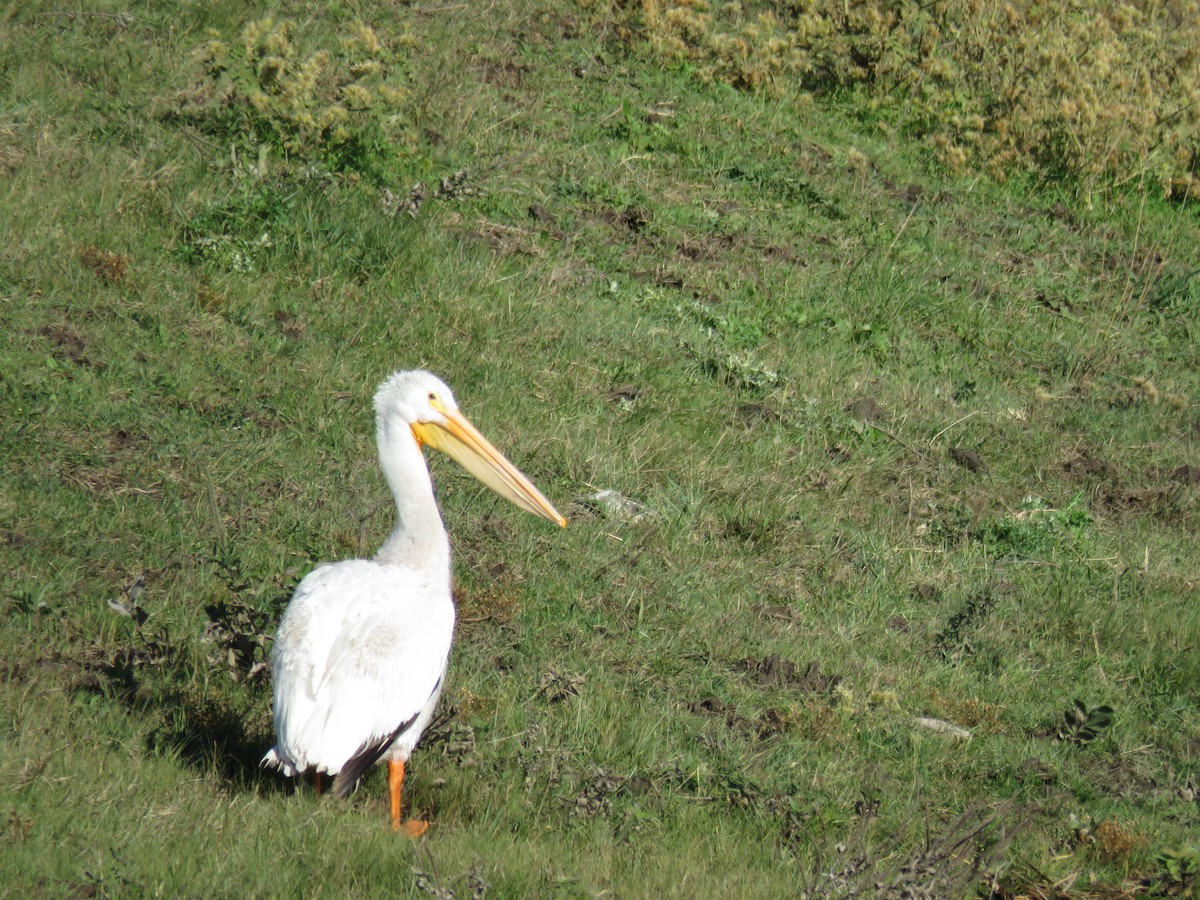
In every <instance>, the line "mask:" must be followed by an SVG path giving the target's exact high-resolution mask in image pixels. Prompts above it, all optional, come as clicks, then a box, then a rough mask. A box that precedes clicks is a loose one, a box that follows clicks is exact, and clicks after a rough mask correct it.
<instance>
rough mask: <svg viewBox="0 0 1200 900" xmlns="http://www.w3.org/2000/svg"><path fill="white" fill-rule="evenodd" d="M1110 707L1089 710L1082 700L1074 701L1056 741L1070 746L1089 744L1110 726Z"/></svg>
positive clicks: (1064, 717) (1097, 707) (1111, 714)
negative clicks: (1067, 743)
mask: <svg viewBox="0 0 1200 900" xmlns="http://www.w3.org/2000/svg"><path fill="white" fill-rule="evenodd" d="M1112 720H1113V708H1112V707H1111V706H1104V705H1101V706H1093V707H1092V708H1091V709H1089V708H1088V707H1087V705H1086V704H1085V703H1084V702H1083V701H1082V700H1076V701H1075V703H1074V704H1073V705H1072V706H1071V708H1070V709H1069V710H1067V711H1066V713H1064V714H1063V722H1062V724H1061V725H1060V726H1059V728H1058V735H1057V736H1058V739H1059V740H1060V741H1068V742H1069V743H1072V744H1081V745H1082V744H1090V743H1091V742H1092V741H1094V740H1095V739H1096V738H1098V737H1099V736H1100V734H1101V732H1103V731H1105V730H1107V729H1108V727H1109V726H1110V725H1112Z"/></svg>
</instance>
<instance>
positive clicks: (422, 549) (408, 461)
mask: <svg viewBox="0 0 1200 900" xmlns="http://www.w3.org/2000/svg"><path fill="white" fill-rule="evenodd" d="M377 428H378V434H377V438H378V442H379V465H380V467H381V468H382V469H383V476H384V478H386V479H387V483H388V487H390V488H391V489H392V496H393V497H394V498H395V500H396V526H395V527H394V528H393V529H392V533H391V534H390V535H388V538H387V540H386V541H384V542H383V546H382V547H380V548H379V552H378V553H377V554H375V559H376V560H377V561H378V562H382V563H393V564H398V565H407V566H409V567H411V568H414V569H427V570H429V571H430V572H437V573H445V578H446V579H447V580H449V578H450V541H449V539H448V538H447V537H446V527H445V526H444V525H443V524H442V516H441V513H440V512H439V511H438V507H437V501H436V500H435V499H434V497H433V482H432V481H431V480H430V478H429V467H428V465H426V463H425V454H424V453H422V452H421V445H420V444H418V443H417V439H416V438H415V437H414V436H413V433H412V429H411V428H409V426H408V423H407V422H405V421H404V420H403V419H401V418H400V417H399V416H386V415H385V416H380V417H379V419H378V421H377Z"/></svg>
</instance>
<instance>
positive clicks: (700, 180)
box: [0, 0, 1200, 897]
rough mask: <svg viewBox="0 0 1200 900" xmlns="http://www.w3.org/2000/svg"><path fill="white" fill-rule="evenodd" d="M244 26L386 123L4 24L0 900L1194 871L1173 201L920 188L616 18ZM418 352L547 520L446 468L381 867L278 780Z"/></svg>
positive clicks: (863, 131) (378, 19) (561, 8)
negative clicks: (334, 135) (434, 711)
mask: <svg viewBox="0 0 1200 900" xmlns="http://www.w3.org/2000/svg"><path fill="white" fill-rule="evenodd" d="M272 13H273V15H274V17H275V19H276V20H284V19H287V20H292V21H294V22H296V23H299V24H298V28H297V31H296V32H295V34H294V39H295V40H296V41H297V42H300V43H299V44H298V45H299V46H304V45H303V41H305V40H306V39H307V38H306V37H305V35H306V34H310V35H311V40H312V46H313V47H314V48H315V47H316V46H317V45H319V44H321V42H322V41H325V42H328V41H329V39H330V38H329V35H333V34H337V33H340V32H341V31H344V30H346V29H349V28H351V27H352V24H353V20H356V19H361V20H365V21H367V22H368V23H369V24H370V25H371V26H372V27H373V28H374V29H375V32H376V34H377V35H379V36H380V39H381V40H382V42H383V44H384V50H383V51H381V52H382V53H383V54H384V56H385V58H386V59H388V60H390V61H392V64H393V65H394V66H395V71H394V72H393V74H394V75H396V76H397V77H399V78H402V80H403V87H404V92H403V99H402V100H398V101H397V102H398V103H402V104H403V105H402V107H401V108H400V109H399V111H397V110H396V109H391V108H390V109H389V110H388V112H387V115H389V116H391V115H398V116H402V117H403V121H401V122H398V123H397V122H393V121H390V120H389V121H388V122H384V123H383V124H381V121H382V120H378V121H377V120H373V119H371V118H370V116H369V115H368V116H367V118H366V120H365V121H364V122H363V123H362V124H361V127H362V128H363V129H364V132H365V133H370V134H377V133H378V129H379V128H382V127H384V125H387V127H393V126H394V127H395V128H396V132H395V133H396V134H399V135H403V136H404V137H405V142H404V143H402V145H401V144H397V145H396V146H394V147H391V148H389V149H388V151H387V152H386V153H383V152H382V151H380V152H379V153H378V154H377V155H376V156H374V157H372V158H371V159H370V160H367V161H366V162H364V163H363V166H362V171H359V170H358V169H356V168H355V165H356V163H355V158H354V157H352V156H347V155H346V154H344V153H340V152H338V153H335V154H334V156H333V157H332V158H331V157H330V153H331V152H332V151H331V150H330V147H331V146H334V149H335V150H336V149H337V147H338V146H341V145H338V144H337V143H336V140H335V141H334V144H333V145H331V144H329V143H328V137H329V136H326V137H324V138H322V139H321V140H319V141H317V140H314V141H312V142H310V143H308V144H305V143H304V142H303V140H300V139H299V138H296V137H294V136H292V137H289V138H288V140H289V141H293V143H289V144H287V145H286V146H285V145H284V144H282V143H281V144H279V145H276V144H274V143H272V140H273V138H271V137H270V135H271V134H272V133H275V132H272V131H271V129H269V128H264V129H262V130H259V131H253V132H252V134H253V139H251V138H248V137H247V133H246V132H245V131H243V130H238V128H236V127H232V126H231V125H230V124H229V123H230V121H231V120H232V121H235V122H236V121H238V120H237V119H236V117H229V118H221V117H219V116H214V115H210V113H211V112H212V110H209V109H208V108H207V107H206V106H205V103H207V102H209V101H208V100H207V99H206V95H205V94H204V91H203V90H201V89H202V88H204V87H205V84H206V82H205V79H206V75H205V72H204V67H203V64H202V61H201V60H200V58H199V57H198V56H197V55H196V54H195V51H197V50H198V49H199V48H202V47H204V46H206V45H207V42H209V41H210V40H213V37H212V35H210V34H209V29H215V31H216V32H217V36H218V38H219V39H220V40H224V41H227V42H232V41H236V40H237V38H238V35H239V34H240V33H241V29H242V27H243V26H244V25H245V24H246V22H247V21H249V19H248V18H243V16H244V13H243V11H242V7H240V6H239V5H236V4H224V5H222V4H213V5H209V6H206V7H204V8H203V9H200V8H196V7H187V8H183V7H178V6H174V5H170V4H168V5H165V6H163V7H162V8H161V9H159V8H156V9H142V8H125V7H121V6H118V5H103V4H101V5H100V6H98V7H96V8H95V9H94V10H93V11H92V13H91V14H85V13H76V12H70V11H66V10H57V9H52V8H49V7H45V6H31V7H28V8H25V7H22V8H21V9H20V10H17V9H15V8H14V10H12V11H10V12H8V13H6V14H5V17H4V19H3V24H2V25H0V28H2V29H3V34H4V40H5V44H6V46H8V47H10V48H12V50H13V53H12V54H11V57H10V61H9V63H8V64H7V65H6V66H5V67H4V68H3V71H2V73H0V79H2V81H0V83H2V84H3V96H4V97H5V100H4V106H3V110H2V111H0V172H2V173H3V179H4V181H5V183H6V185H7V186H8V187H9V190H8V191H6V192H4V197H3V198H0V219H2V220H3V221H5V222H7V223H9V224H8V228H7V229H6V232H7V236H8V239H7V240H6V242H5V243H4V245H3V246H2V247H0V301H2V302H0V325H2V327H3V334H4V335H5V338H4V340H3V342H0V429H2V437H0V453H2V455H3V459H4V463H5V471H6V477H5V479H4V482H3V488H2V489H0V527H2V531H0V562H2V564H3V566H4V571H5V572H6V579H5V589H4V592H3V597H2V598H0V602H2V603H3V608H4V615H3V617H2V618H0V650H2V653H3V659H4V669H3V672H4V678H3V679H2V680H0V710H2V712H0V723H2V724H0V784H2V785H3V787H2V788H0V804H2V807H0V828H2V831H3V840H4V843H5V852H4V854H3V859H2V861H0V883H2V884H4V885H5V890H6V891H9V892H11V893H12V894H13V895H14V896H17V895H22V896H28V895H35V896H36V895H50V896H57V895H66V894H74V893H80V892H84V893H88V894H90V895H93V896H95V895H141V894H150V893H155V892H161V893H169V894H198V893H199V894H217V895H226V894H228V895H234V894H236V895H253V896H277V895H278V896H287V895H296V894H300V893H304V894H318V895H345V894H353V895H363V896H374V895H383V894H387V895H395V894H403V895H414V896H415V895H422V894H429V893H432V894H436V895H439V896H450V893H451V892H452V893H453V894H454V895H455V896H468V895H471V896H481V895H483V896H496V897H508V896H541V895H551V894H561V895H566V896H595V895H599V894H603V893H611V894H615V895H618V896H640V895H647V894H650V893H652V892H658V893H662V894H666V895H672V896H675V895H679V896H718V895H734V896H784V895H794V894H796V893H801V892H807V893H808V894H809V895H810V896H845V895H853V894H855V893H858V894H864V895H865V894H870V893H872V892H874V891H875V890H876V888H875V886H876V885H878V884H883V885H885V886H886V888H885V889H884V890H885V892H887V891H890V892H891V893H893V894H895V895H900V894H901V893H902V892H903V891H904V890H917V889H920V890H925V891H927V892H930V893H932V894H933V895H936V896H986V895H987V893H988V892H989V891H990V890H991V891H994V892H995V893H996V894H998V895H999V896H1002V897H1016V896H1033V897H1051V896H1081V897H1087V896H1125V895H1147V896H1156V895H1163V894H1171V893H1183V892H1186V891H1187V890H1194V889H1195V884H1196V882H1195V866H1192V865H1190V861H1191V860H1193V859H1194V858H1195V854H1196V849H1195V843H1196V842H1195V834H1196V832H1197V825H1198V823H1200V807H1197V804H1196V802H1195V797H1194V794H1195V783H1196V782H1195V778H1196V774H1197V769H1198V761H1200V692H1198V688H1197V686H1198V685H1200V653H1198V652H1197V645H1198V641H1200V614H1198V613H1197V611H1196V605H1195V603H1194V602H1193V597H1194V593H1195V572H1196V570H1197V563H1198V562H1200V559H1198V556H1197V550H1196V546H1195V539H1194V535H1195V534H1196V532H1197V528H1198V527H1200V521H1198V515H1197V486H1196V483H1197V478H1196V467H1197V466H1198V465H1200V459H1197V457H1196V451H1195V438H1196V432H1197V428H1198V427H1200V424H1198V423H1200V416H1198V414H1197V410H1196V399H1195V398H1196V396H1197V390H1198V388H1200V383H1198V376H1197V372H1200V365H1198V360H1197V346H1198V345H1197V331H1196V328H1197V323H1196V306H1195V302H1194V301H1195V299H1196V295H1197V291H1198V290H1200V287H1198V286H1200V280H1198V279H1200V276H1197V274H1196V267H1197V260H1196V255H1195V247H1196V245H1197V237H1198V231H1200V229H1198V227H1197V218H1196V213H1195V209H1194V207H1193V206H1191V205H1187V204H1184V205H1179V204H1176V205H1168V204H1165V203H1163V202H1162V201H1161V200H1159V199H1158V198H1157V196H1156V194H1155V192H1153V191H1149V190H1148V191H1145V192H1139V191H1138V190H1137V189H1136V187H1134V188H1132V189H1131V188H1130V187H1129V186H1128V185H1127V186H1125V188H1124V189H1122V190H1113V191H1110V192H1109V193H1107V194H1105V195H1103V197H1102V202H1098V198H1097V197H1096V196H1095V195H1094V194H1093V193H1092V191H1091V187H1089V190H1088V199H1089V201H1090V202H1082V201H1079V200H1077V199H1076V198H1075V197H1074V196H1073V195H1072V194H1071V193H1070V191H1069V190H1068V189H1067V188H1066V187H1063V186H1059V187H1055V186H1053V185H1046V184H1044V183H1039V182H1037V181H1035V180H1033V179H1022V178H1010V179H1009V180H1008V181H1007V182H1005V183H1003V184H997V183H994V182H992V181H989V180H987V179H982V178H964V177H959V176H956V175H953V174H948V173H946V172H945V171H943V170H941V169H939V168H937V167H936V166H935V165H934V164H933V163H932V161H931V160H930V159H929V156H928V152H927V150H926V149H925V148H924V147H923V146H922V145H921V144H919V143H916V142H909V141H907V140H906V139H904V138H903V137H902V136H898V135H895V134H888V133H885V132H882V131H879V130H876V129H873V128H872V127H871V125H870V123H869V116H868V115H867V112H866V110H864V109H861V108H858V107H856V106H855V105H854V103H855V101H854V100H853V99H849V100H847V99H843V100H836V99H835V100H827V101H822V102H821V103H815V102H814V101H813V100H812V99H811V98H809V97H807V96H806V95H804V94H802V93H799V92H796V91H791V90H788V89H787V88H786V87H783V88H780V89H779V90H775V91H772V92H754V91H736V90H733V89H732V88H729V87H727V86H724V85H721V84H704V83H703V82H701V81H699V80H697V79H695V78H693V77H692V73H691V72H690V71H689V69H688V68H687V67H686V66H683V67H680V68H668V69H664V68H663V67H662V64H661V61H660V60H659V59H657V58H655V57H653V56H652V55H650V54H649V52H648V51H646V50H645V49H644V48H641V47H639V46H638V45H636V44H631V43H629V42H628V41H621V40H618V39H617V36H616V33H615V32H614V31H613V30H611V29H609V28H608V27H606V20H605V18H604V16H603V15H601V14H600V13H598V12H597V11H595V10H592V9H589V8H583V7H580V8H576V7H573V6H571V5H569V4H562V3H557V2H549V0H546V2H533V0H530V2H527V3H519V4H513V5H508V6H504V7H478V8H476V7H475V6H471V7H469V8H465V9H457V8H456V9H455V10H454V11H453V12H450V11H442V10H436V9H432V8H431V9H425V8H423V7H420V6H412V7H392V6H389V5H385V4H371V3H365V4H360V5H359V6H357V7H355V8H354V9H353V10H351V9H350V8H349V7H347V8H345V9H342V8H339V9H338V10H333V11H330V10H327V9H325V8H324V7H323V6H321V5H317V4H311V3H304V2H293V3H283V4H278V5H277V6H276V7H274V8H273V9H272ZM255 18H261V16H256V17H255ZM297 52H298V53H300V55H301V57H303V54H304V53H306V52H309V51H308V50H307V49H304V50H301V51H297ZM209 87H211V85H209ZM320 102H322V103H326V102H333V101H332V100H330V99H329V98H322V99H321V101H320ZM381 115H382V113H381ZM260 124H261V123H260ZM354 127H359V126H354ZM295 141H298V143H297V142H295ZM359 146H360V145H358V144H355V147H359ZM418 184H420V185H421V187H420V188H418V187H417V185H418ZM409 211H411V212H412V213H415V215H414V214H410V212H409ZM416 366H422V367H427V368H430V369H432V370H434V371H436V372H438V373H440V374H442V375H444V376H445V377H446V378H447V380H448V381H449V382H450V383H451V384H452V386H453V387H454V388H455V390H456V392H457V394H458V396H459V399H460V402H461V403H462V405H463V407H464V409H465V410H466V411H467V413H468V415H470V416H471V417H472V419H473V420H474V421H475V422H476V423H477V424H478V425H479V426H480V428H481V429H482V430H483V431H484V433H485V434H487V435H488V436H489V437H490V438H492V439H493V440H494V441H495V443H496V444H497V445H498V446H500V447H501V448H502V449H504V450H505V451H506V452H507V453H508V454H509V455H510V457H511V458H512V459H513V460H514V461H515V462H516V463H517V464H518V465H519V466H520V467H521V468H522V469H523V470H524V471H525V472H526V473H528V474H529V475H530V476H531V478H532V479H533V480H534V482H535V483H537V484H538V485H539V487H541V488H542V490H543V491H544V492H545V493H546V494H547V496H549V497H550V498H551V499H552V500H553V501H554V502H555V503H556V504H557V505H558V506H559V507H560V509H562V510H563V511H564V513H566V514H567V516H568V518H570V519H571V526H570V527H569V528H568V529H567V530H566V531H564V532H561V533H560V532H558V531H557V530H554V529H550V528H547V527H545V526H544V523H539V522H538V521H537V520H535V519H533V518H532V517H525V516H522V515H520V514H519V513H518V512H517V511H516V510H513V509H511V508H509V507H507V506H505V505H503V504H502V503H501V502H499V501H497V500H495V499H494V498H493V497H492V496H491V495H489V494H487V492H486V491H485V490H484V489H482V488H480V487H478V486H477V485H476V484H475V483H474V482H473V481H472V480H471V479H470V478H469V477H468V476H467V475H465V474H464V473H462V472H460V471H459V470H457V469H456V468H455V467H454V466H453V465H452V464H450V463H447V462H446V461H445V460H444V459H434V460H432V461H431V462H432V468H433V471H434V476H435V480H436V482H437V485H438V489H439V496H440V499H441V502H442V504H443V510H444V514H445V518H446V522H447V525H448V527H449V529H450V531H451V535H452V542H453V546H454V549H455V558H456V565H455V578H456V592H457V596H458V601H459V627H458V633H457V643H456V647H455V651H454V656H453V659H452V665H451V679H450V684H449V687H448V690H447V692H446V700H445V707H444V709H443V713H444V716H443V718H442V720H441V722H440V724H439V725H438V726H437V727H436V728H434V729H433V730H432V731H431V732H430V733H429V735H428V736H427V738H426V740H425V743H424V745H423V747H422V749H420V750H419V751H418V753H417V755H416V756H414V760H413V768H412V780H411V782H410V784H411V788H410V791H409V792H408V796H409V798H410V800H411V802H412V803H413V805H414V807H415V808H416V809H417V810H418V812H419V813H420V814H422V815H425V816H428V817H429V818H430V819H431V820H432V822H433V823H434V826H433V828H432V829H431V831H430V834H429V836H428V837H426V838H425V839H423V840H422V841H420V842H417V843H409V842H406V841H403V840H398V839H396V837H395V836H394V835H392V834H391V832H390V831H389V830H388V829H387V827H386V818H385V814H384V805H383V792H382V785H381V782H380V780H379V776H378V775H374V776H372V777H371V779H369V780H368V782H367V783H366V784H365V785H364V787H363V788H362V789H361V790H360V791H359V792H358V793H357V794H356V796H355V797H354V798H352V799H351V800H350V801H348V802H341V803H339V802H328V801H318V800H317V799H316V798H315V797H314V796H313V794H312V792H311V790H309V789H308V788H306V787H304V786H301V787H299V788H296V789H293V788H292V787H291V786H290V785H289V784H288V783H287V782H285V781H284V780H282V779H279V778H277V777H275V776H274V775H273V774H271V773H267V772H265V771H263V770H261V769H259V768H258V767H257V760H258V759H259V758H260V756H261V754H262V753H263V752H264V750H265V749H266V748H267V747H268V746H269V745H270V743H271V734H270V698H269V680H268V675H267V673H266V672H265V671H264V670H263V669H262V667H261V665H260V664H261V662H262V661H263V660H264V659H265V651H266V649H267V647H268V646H269V638H270V635H271V634H272V633H273V629H274V623H275V621H277V619H278V616H279V614H280V612H281V610H282V608H283V605H284V604H285V603H286V601H287V598H288V596H289V595H290V591H291V589H292V588H293V587H294V585H295V584H296V582H297V581H298V579H299V578H300V577H302V576H303V574H304V573H305V572H307V571H308V569H309V568H311V566H312V565H313V564H314V563H315V562H317V561H320V560H327V559H336V558H343V557H347V556H355V555H369V554H370V553H372V552H373V551H374V549H375V548H376V547H377V546H378V544H379V542H380V541H381V540H382V538H383V536H384V535H385V534H386V533H387V531H388V529H389V528H390V526H391V515H392V513H391V509H390V506H389V503H388V501H387V495H386V491H385V489H384V486H383V482H382V479H381V478H380V476H379V474H378V470H377V466H376V462H375V456H374V443H373V435H372V433H371V428H372V419H371V414H370V410H369V400H370V397H371V395H372V393H373V391H374V388H375V387H376V385H377V384H378V382H379V381H381V380H382V378H383V377H385V376H386V375H387V374H388V373H389V372H391V371H393V370H394V369H397V368H407V367H416ZM601 489H612V490H616V491H619V492H621V494H623V495H624V496H626V497H628V498H630V499H631V500H634V501H636V502H637V503H639V504H642V505H643V506H644V507H645V509H646V510H649V514H647V515H645V516H643V517H641V518H638V519H637V520H636V521H631V520H626V519H622V518H620V517H618V516H613V515H608V514H606V513H605V512H604V511H603V510H601V509H597V508H596V504H594V503H592V502H589V501H587V499H586V498H587V497H589V496H590V495H593V494H595V493H596V492H597V491H599V490H601ZM810 663H811V664H812V665H810ZM1106 707H1107V708H1110V709H1111V715H1108V714H1106V713H1105V712H1104V709H1105V708H1106ZM918 718H924V719H933V720H938V721H940V722H942V723H948V724H949V725H953V726H958V727H959V728H966V729H968V730H969V731H970V733H971V738H970V739H969V740H966V741H964V740H958V739H956V737H955V733H954V732H953V731H946V730H944V726H935V727H933V728H931V727H929V726H928V724H924V725H923V724H921V723H919V722H918V721H917V719H918ZM939 727H941V728H943V730H937V729H938V728H939ZM1189 792H1190V793H1189Z"/></svg>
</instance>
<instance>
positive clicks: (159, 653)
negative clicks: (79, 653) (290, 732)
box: [86, 628, 291, 793]
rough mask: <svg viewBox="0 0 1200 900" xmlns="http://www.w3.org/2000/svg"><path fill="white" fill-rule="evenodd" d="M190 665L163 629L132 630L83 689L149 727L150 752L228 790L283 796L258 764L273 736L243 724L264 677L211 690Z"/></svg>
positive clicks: (278, 780) (272, 775) (280, 779)
mask: <svg viewBox="0 0 1200 900" xmlns="http://www.w3.org/2000/svg"><path fill="white" fill-rule="evenodd" d="M195 664H196V663H195V660H193V659H190V658H189V655H188V654H186V653H184V652H182V651H181V649H180V648H179V647H178V646H177V645H175V644H173V643H172V641H171V639H170V637H169V635H168V634H167V633H166V632H165V631H160V632H158V633H157V634H154V635H150V634H148V633H146V632H144V631H143V630H142V629H141V628H138V629H137V630H136V631H135V632H134V634H133V635H132V636H131V639H130V642H129V644H128V645H127V646H126V647H124V648H122V649H120V650H118V651H116V652H113V653H109V654H106V657H105V658H103V659H101V660H98V661H96V662H95V663H94V664H93V665H92V666H91V669H92V673H93V675H94V679H93V680H92V683H91V684H90V685H87V686H86V687H87V688H88V689H90V690H92V691H94V692H96V693H99V694H102V695H104V696H106V697H109V698H112V699H114V700H116V701H117V702H118V703H119V704H120V705H121V706H122V707H123V708H124V709H125V711H126V712H127V713H128V714H129V715H130V716H132V717H134V718H135V719H138V720H140V721H142V722H144V723H147V724H148V725H150V726H151V727H150V730H149V735H148V737H147V738H146V746H147V749H149V750H150V751H151V752H153V753H156V754H164V755H168V756H176V757H178V758H179V759H180V760H181V761H182V762H183V763H184V764H186V765H188V766H189V767H191V768H194V769H196V770H198V771H201V772H204V773H206V774H215V775H216V776H217V777H218V778H220V779H221V781H222V782H224V783H225V784H226V786H227V787H228V788H229V789H231V790H234V791H253V792H255V793H267V792H275V791H288V790H290V789H291V779H289V778H286V777H284V776H283V775H280V774H279V773H278V772H276V771H274V770H272V769H266V768H263V767H262V766H261V765H260V762H261V760H262V757H263V754H264V753H265V752H266V751H267V750H268V749H269V748H270V746H271V745H272V744H273V743H274V737H273V735H272V734H271V733H270V732H269V730H266V729H264V728H263V727H262V726H261V725H260V726H255V725H252V724H249V723H251V722H253V721H254V719H255V718H256V716H255V714H254V710H256V709H261V705H262V699H263V698H262V696H261V693H262V692H263V691H264V690H266V688H265V687H264V686H263V685H264V684H265V679H264V678H259V679H256V680H251V681H250V683H248V684H247V683H239V682H236V681H233V680H232V679H231V680H230V681H229V683H228V685H227V686H225V687H224V688H217V687H214V686H213V685H212V684H211V683H209V681H208V679H198V678H196V672H195Z"/></svg>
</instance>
